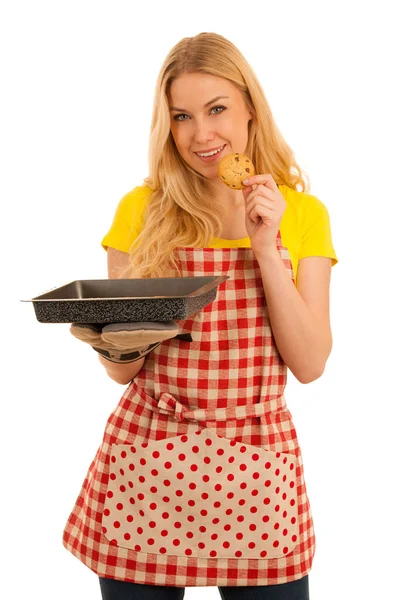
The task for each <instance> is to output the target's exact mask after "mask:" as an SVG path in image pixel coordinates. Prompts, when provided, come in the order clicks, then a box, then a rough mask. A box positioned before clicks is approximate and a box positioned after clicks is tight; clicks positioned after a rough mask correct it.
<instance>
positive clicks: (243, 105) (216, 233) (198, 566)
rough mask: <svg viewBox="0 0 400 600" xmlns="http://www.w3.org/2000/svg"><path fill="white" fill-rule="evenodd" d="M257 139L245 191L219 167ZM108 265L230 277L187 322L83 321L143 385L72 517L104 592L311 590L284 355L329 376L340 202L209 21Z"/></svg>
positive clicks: (271, 594)
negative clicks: (229, 182) (316, 178)
mask: <svg viewBox="0 0 400 600" xmlns="http://www.w3.org/2000/svg"><path fill="white" fill-rule="evenodd" d="M232 152H240V153H244V154H246V155H247V156H248V157H249V158H250V159H251V160H252V162H253V163H254V165H255V169H256V175H255V176H253V177H250V178H249V179H248V180H246V181H244V185H245V188H244V189H243V190H234V189H231V188H229V187H227V186H226V185H225V184H224V183H223V182H222V181H221V180H220V179H219V178H218V164H219V161H220V160H221V158H222V157H224V156H226V155H228V154H230V153H232ZM102 243H103V246H104V248H106V249H107V253H108V271H109V277H110V278H115V277H137V278H146V277H147V278H149V277H163V276H164V277H194V276H204V275H227V276H229V279H228V280H226V281H225V282H224V283H222V284H221V285H220V286H219V287H218V292H217V297H216V299H215V300H214V302H212V303H211V304H209V305H208V306H206V307H205V308H203V309H202V310H201V311H198V312H197V313H196V314H194V315H192V316H191V317H190V318H188V319H185V320H182V321H178V322H175V321H172V322H166V323H140V324H114V325H113V324H110V325H107V326H106V327H103V328H101V327H92V326H85V325H80V326H78V325H72V328H71V331H72V333H73V334H74V335H75V336H76V337H78V338H79V339H81V340H83V341H86V342H88V343H89V344H91V345H92V346H93V347H94V348H95V350H97V352H98V353H99V358H100V361H101V363H102V364H103V366H104V367H105V369H106V371H107V373H108V375H109V376H110V377H111V378H112V379H114V380H115V381H117V382H119V383H121V384H129V385H128V387H127V389H126V391H125V393H124V394H123V396H122V398H121V400H120V402H119V404H118V406H117V408H116V409H115V410H114V411H113V413H112V414H111V415H110V417H109V419H108V421H107V424H106V429H105V432H104V437H103V440H102V443H101V445H100V447H99V449H98V452H97V454H96V456H95V458H94V460H93V462H92V464H91V465H90V468H89V470H88V473H87V477H86V478H85V481H84V483H83V485H82V489H81V491H80V493H79V496H78V498H77V501H76V504H75V506H74V507H73V510H72V512H71V515H70V517H69V519H68V522H67V524H66V526H65V530H64V535H63V543H64V546H65V547H66V548H67V549H68V550H69V551H70V552H72V554H74V555H75V556H76V557H77V558H79V560H81V561H82V562H83V563H84V564H85V565H87V566H88V567H89V568H90V569H91V570H92V571H94V572H95V573H96V574H97V575H98V576H99V581H100V587H101V593H102V597H103V599H106V600H111V599H112V600H122V599H128V598H129V599H131V600H133V599H139V598H140V599H142V600H146V599H150V598H159V599H160V600H161V599H164V598H170V599H177V598H183V596H184V591H185V587H187V586H218V589H219V593H220V595H221V597H222V598H226V599H233V598H239V597H240V598H241V600H246V598H248V599H250V598H252V599H257V600H258V599H260V600H261V599H276V600H278V599H283V598H285V599H287V600H289V599H294V598H296V599H298V600H305V599H307V598H308V597H309V593H308V573H309V572H310V570H311V566H312V562H313V557H314V552H315V538H314V529H313V520H312V514H311V510H310V504H309V501H308V497H307V491H306V486H305V481H304V474H303V464H302V457H301V451H300V448H299V444H298V440H297V434H296V430H295V427H294V425H293V421H292V416H291V413H290V411H289V410H288V408H287V405H286V400H285V396H284V390H285V384H286V376H287V368H289V369H290V370H291V372H292V373H293V374H294V376H295V377H296V378H297V379H298V380H299V381H300V382H302V383H304V384H306V383H310V382H312V381H314V380H316V379H317V378H319V377H321V375H322V374H323V372H324V368H325V364H326V361H327V359H328V357H329V354H330V351H331V347H332V336H331V328H330V317H329V287H330V275H331V267H332V265H334V264H336V262H337V257H336V254H335V251H334V248H333V245H332V239H331V231H330V222H329V215H328V211H327V209H326V207H325V205H324V204H323V203H322V202H321V201H320V200H319V199H318V198H316V197H315V196H313V195H311V194H310V193H309V189H308V187H307V183H306V181H305V179H304V175H303V173H302V171H301V169H300V167H299V165H298V164H297V162H296V160H295V159H294V154H293V151H292V150H291V148H290V147H289V146H288V144H287V143H286V142H285V140H284V139H283V137H282V135H281V133H280V132H279V129H278V127H277V125H276V124H275V122H274V120H273V116H272V113H271V109H270V108H269V105H268V102H267V100H266V98H265V95H264V93H263V90H262V88H261V86H260V84H259V82H258V80H257V78H256V76H255V74H254V73H253V71H252V69H251V67H250V66H249V64H248V63H247V62H246V60H245V59H244V57H243V56H242V54H241V53H240V52H239V50H238V49H237V48H236V47H235V46H234V45H233V44H232V43H230V42H229V41H228V40H226V39H225V38H224V37H222V36H220V35H217V34H213V33H201V34H199V35H196V36H195V37H192V38H185V39H183V40H181V41H180V42H179V43H178V44H177V45H176V46H175V47H174V48H173V49H172V50H171V51H170V53H169V54H168V56H167V58H166V59H165V61H164V64H163V66H162V68H161V72H160V74H159V77H158V81H157V85H156V91H155V100H154V111H153V118H152V124H151V137H150V172H149V176H148V177H147V179H145V180H144V183H143V185H140V186H138V187H136V188H135V189H133V190H132V191H131V192H129V193H128V194H127V195H126V196H124V197H123V198H122V200H121V201H120V203H119V205H118V208H117V211H116V214H115V218H114V222H113V224H112V226H111V228H110V230H109V232H108V233H107V235H106V236H105V238H104V239H103V242H102Z"/></svg>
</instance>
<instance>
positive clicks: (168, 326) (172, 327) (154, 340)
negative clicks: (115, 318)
mask: <svg viewBox="0 0 400 600" xmlns="http://www.w3.org/2000/svg"><path fill="white" fill-rule="evenodd" d="M70 331H71V333H72V335H73V336H75V337H76V338H78V340H82V342H86V343H87V344H90V345H91V346H92V348H93V349H94V350H96V352H99V354H101V355H102V356H104V357H105V358H106V359H108V360H110V361H112V362H116V363H122V364H123V363H128V362H134V361H136V360H139V359H140V358H142V357H143V356H146V354H148V353H149V352H151V351H152V350H154V349H155V348H157V346H159V345H160V344H161V342H163V341H164V340H168V339H171V338H174V337H178V338H181V339H186V340H187V341H191V336H190V335H189V337H190V340H189V339H188V337H187V334H183V335H178V334H179V327H178V325H177V323H176V322H175V321H164V322H161V321H156V322H155V321H141V322H138V323H112V324H110V325H104V326H103V325H96V324H92V323H72V325H71V328H70Z"/></svg>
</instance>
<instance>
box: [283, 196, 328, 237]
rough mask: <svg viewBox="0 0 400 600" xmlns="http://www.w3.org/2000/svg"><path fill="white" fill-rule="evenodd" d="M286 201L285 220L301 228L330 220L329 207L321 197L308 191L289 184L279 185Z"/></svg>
mask: <svg viewBox="0 0 400 600" xmlns="http://www.w3.org/2000/svg"><path fill="white" fill-rule="evenodd" d="M279 189H280V191H281V193H282V196H283V197H284V199H285V201H286V210H285V214H284V219H285V221H286V222H287V223H288V224H289V223H290V225H291V226H296V227H299V228H300V229H303V228H307V227H308V226H309V224H310V223H315V222H317V221H320V220H321V221H328V222H329V212H328V208H327V207H326V205H325V204H324V202H323V201H322V200H320V198H318V197H317V196H315V195H314V194H310V193H308V192H300V191H298V190H294V189H292V188H290V187H288V186H287V185H279Z"/></svg>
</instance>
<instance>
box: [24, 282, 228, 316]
mask: <svg viewBox="0 0 400 600" xmlns="http://www.w3.org/2000/svg"><path fill="white" fill-rule="evenodd" d="M227 279H229V276H227V275H219V276H204V277H158V278H150V279H80V280H77V281H71V282H70V283H68V284H66V285H63V286H61V287H58V288H55V289H53V290H51V291H48V292H46V293H44V294H41V295H40V296H36V297H35V298H32V299H30V300H23V302H32V303H33V307H34V309H35V313H36V318H37V320H38V321H40V322H41V323H103V324H105V323H135V322H139V321H177V320H180V319H186V318H187V317H189V316H190V315H192V314H194V313H196V312H198V311H200V310H201V309H202V308H204V307H205V306H207V304H210V303H211V302H213V300H215V298H216V295H217V288H218V286H219V285H220V284H221V283H224V282H225V281H226V280H227Z"/></svg>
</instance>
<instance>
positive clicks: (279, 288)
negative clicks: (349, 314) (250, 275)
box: [257, 249, 332, 383]
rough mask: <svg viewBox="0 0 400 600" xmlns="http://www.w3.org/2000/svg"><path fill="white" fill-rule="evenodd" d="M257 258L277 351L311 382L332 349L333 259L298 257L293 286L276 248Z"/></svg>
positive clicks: (303, 380)
mask: <svg viewBox="0 0 400 600" xmlns="http://www.w3.org/2000/svg"><path fill="white" fill-rule="evenodd" d="M257 260H258V264H259V267H260V271H261V276H262V280H263V287H264V293H265V298H266V301H267V305H268V314H269V319H270V322H271V328H272V332H273V335H274V339H275V342H276V345H277V347H278V350H279V353H280V355H281V356H282V359H283V360H284V362H285V363H286V365H287V366H288V367H289V369H290V370H291V371H292V373H293V375H294V376H295V377H296V378H297V379H298V380H299V381H300V382H301V383H311V382H312V381H315V379H318V378H319V377H321V375H322V373H323V372H324V369H325V364H326V361H327V360H328V357H329V354H330V352H331V349H332V333H331V327H330V317H329V287H330V277H331V269H332V261H331V259H330V258H326V257H323V256H310V257H307V258H303V259H301V260H300V261H299V266H298V273H297V288H296V286H294V285H293V282H292V281H291V279H290V277H288V271H287V269H286V267H285V265H284V263H283V261H282V258H281V256H280V254H279V251H278V250H277V249H276V250H275V249H272V250H271V251H269V252H268V253H267V254H266V255H263V256H262V257H259V256H258V257H257Z"/></svg>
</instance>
